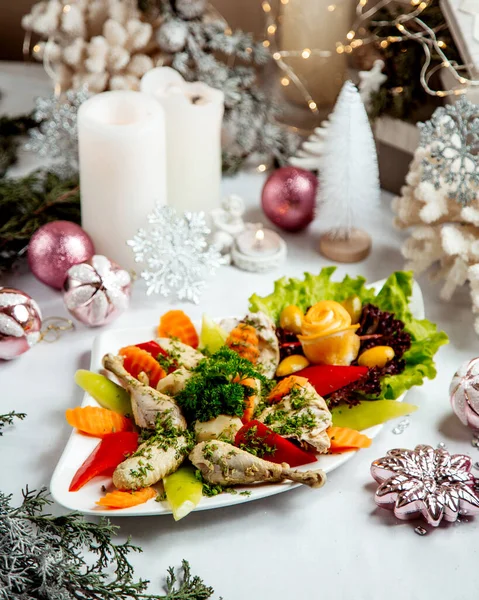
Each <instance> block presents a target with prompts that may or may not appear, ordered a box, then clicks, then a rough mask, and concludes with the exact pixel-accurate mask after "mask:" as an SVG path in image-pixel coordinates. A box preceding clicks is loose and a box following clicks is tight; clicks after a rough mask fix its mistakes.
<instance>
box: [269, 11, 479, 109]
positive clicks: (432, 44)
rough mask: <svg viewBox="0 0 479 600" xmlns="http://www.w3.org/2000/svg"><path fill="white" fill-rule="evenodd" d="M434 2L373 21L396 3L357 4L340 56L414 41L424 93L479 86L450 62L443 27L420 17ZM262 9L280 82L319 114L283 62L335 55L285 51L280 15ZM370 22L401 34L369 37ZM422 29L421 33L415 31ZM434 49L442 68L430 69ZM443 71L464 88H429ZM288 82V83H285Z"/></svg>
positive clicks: (461, 67)
mask: <svg viewBox="0 0 479 600" xmlns="http://www.w3.org/2000/svg"><path fill="white" fill-rule="evenodd" d="M432 1H433V0H409V3H410V6H411V8H412V10H411V11H410V12H409V13H406V14H401V15H399V16H397V17H396V18H394V19H391V20H381V21H376V20H374V18H373V17H374V15H376V14H377V12H378V11H379V10H380V9H382V8H385V7H387V6H389V5H391V3H392V2H393V0H379V1H378V2H376V3H375V4H374V6H372V7H370V8H366V7H367V4H368V2H370V0H359V1H358V3H357V5H356V19H355V22H354V24H353V26H352V27H351V29H350V31H348V32H347V33H346V36H345V37H346V39H345V40H338V41H337V42H336V44H335V49H336V53H337V54H343V53H346V54H351V53H352V52H353V51H354V49H355V48H359V47H361V46H364V45H366V44H371V43H377V44H379V46H380V47H381V48H383V49H385V48H387V47H388V46H389V45H390V44H397V43H401V42H403V41H405V40H414V41H417V42H418V43H420V44H421V45H422V48H423V51H424V55H425V61H424V64H423V66H422V68H421V73H420V82H421V85H422V87H423V88H424V90H425V91H426V92H427V93H428V94H429V95H431V96H438V97H439V98H444V97H446V96H452V95H456V96H458V95H460V94H464V93H466V91H467V87H469V86H471V87H477V86H479V80H475V79H471V78H468V77H464V76H463V75H462V74H461V71H464V70H466V69H467V65H459V64H457V63H456V62H455V61H450V60H449V59H448V58H447V56H446V54H445V53H444V49H446V48H447V44H446V43H445V42H444V41H443V40H438V39H437V36H436V33H437V32H438V30H439V29H440V28H437V29H432V28H431V27H429V26H428V25H427V24H426V23H424V21H423V20H422V19H421V18H420V16H421V14H422V13H423V12H424V10H426V8H428V7H429V6H430V5H431V3H432ZM280 2H281V4H283V5H285V4H288V2H289V0H280ZM262 8H263V11H264V13H265V16H266V35H265V40H264V41H263V46H265V47H266V48H270V49H271V52H272V56H273V59H274V60H275V62H276V64H277V65H278V67H279V68H280V69H281V71H282V72H283V74H282V76H281V78H280V82H281V85H283V86H286V85H289V84H290V83H293V84H294V85H295V86H296V88H297V89H298V90H299V92H300V93H301V94H302V96H303V98H304V100H305V103H306V104H307V106H308V107H309V109H310V110H311V112H312V113H314V114H318V112H319V111H318V105H317V103H316V102H315V100H314V98H313V97H312V96H311V94H310V92H309V90H308V88H307V86H306V85H305V83H304V82H303V80H302V79H301V77H300V76H299V75H298V74H297V73H296V72H295V71H294V69H293V68H292V67H291V66H290V65H288V64H287V62H286V61H285V60H284V59H288V58H302V59H303V60H308V59H310V58H311V57H320V58H329V57H330V56H331V55H332V52H331V51H330V50H322V49H319V48H303V49H297V50H282V49H281V48H280V47H279V44H278V42H277V39H276V34H277V30H278V22H279V15H276V17H275V11H273V9H272V7H271V4H270V3H269V2H268V1H266V0H264V1H263V2H262ZM336 8H337V6H336V4H329V5H328V6H327V10H328V11H329V12H334V11H335V10H336ZM367 23H371V24H372V25H373V26H374V27H375V28H383V27H388V28H389V27H391V26H392V27H395V28H396V29H397V31H398V35H388V36H380V35H378V34H377V33H372V34H370V35H368V36H366V34H367V29H366V27H365V25H366V24H367ZM412 27H414V28H415V29H419V31H416V30H413V29H412ZM432 50H434V51H435V52H436V53H437V54H438V55H439V58H440V60H441V63H440V64H439V65H436V66H434V67H431V62H432ZM440 69H447V70H448V71H449V72H450V73H451V74H452V76H453V77H454V79H455V81H457V82H458V83H459V84H461V85H463V86H466V87H465V88H450V89H447V90H434V89H432V88H431V87H430V85H429V81H430V79H431V77H432V76H433V75H434V73H436V72H437V71H439V70H440ZM286 82H287V83H286ZM399 90H400V88H399V87H398V88H394V90H393V93H396V94H399V93H402V92H403V89H402V88H401V90H400V91H399Z"/></svg>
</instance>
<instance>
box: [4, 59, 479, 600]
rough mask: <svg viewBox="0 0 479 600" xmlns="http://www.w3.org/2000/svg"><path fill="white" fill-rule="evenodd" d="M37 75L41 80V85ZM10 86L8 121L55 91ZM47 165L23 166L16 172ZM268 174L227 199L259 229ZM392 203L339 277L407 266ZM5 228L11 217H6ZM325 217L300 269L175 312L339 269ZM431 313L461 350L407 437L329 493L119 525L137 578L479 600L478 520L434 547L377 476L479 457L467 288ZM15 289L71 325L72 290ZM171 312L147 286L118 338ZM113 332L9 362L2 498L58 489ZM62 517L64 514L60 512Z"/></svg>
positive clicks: (299, 256) (196, 311) (240, 590)
mask: <svg viewBox="0 0 479 600" xmlns="http://www.w3.org/2000/svg"><path fill="white" fill-rule="evenodd" d="M30 77H31V79H30ZM0 89H4V90H7V91H8V93H7V94H6V95H5V97H4V99H3V104H2V102H0V113H3V112H5V111H6V110H8V111H10V112H15V110H16V109H18V110H25V109H27V108H28V105H29V103H31V99H32V97H33V96H34V95H36V94H44V93H45V92H44V89H45V83H44V79H42V77H39V76H38V71H37V70H35V69H34V70H32V71H31V75H28V73H27V71H26V70H25V68H24V67H18V66H15V67H11V66H10V65H3V66H2V65H1V64H0ZM34 164H35V160H34V159H32V157H26V158H24V159H23V160H22V161H21V163H20V165H19V167H17V168H16V169H15V170H12V174H15V173H17V174H19V173H23V172H25V171H26V170H28V169H29V168H31V167H32V166H33V165H34ZM262 181H263V177H262V176H260V175H256V174H241V175H239V176H238V177H236V178H231V179H226V180H225V181H224V184H223V187H224V193H225V194H227V193H233V192H234V193H237V194H240V195H242V196H243V197H244V198H245V200H246V202H247V205H248V219H250V220H254V221H256V220H259V219H261V218H264V217H262V216H261V212H260V209H259V197H260V190H261V185H262ZM390 200H391V196H390V195H388V194H386V193H384V194H383V196H382V205H381V208H380V210H379V211H378V215H377V218H376V219H375V221H374V222H373V221H372V222H371V223H370V227H369V229H370V232H371V233H372V235H373V239H374V248H373V252H372V254H371V255H370V256H369V258H367V259H366V260H365V261H364V262H362V263H359V264H356V265H351V266H339V267H338V276H343V275H344V274H346V273H349V274H351V275H357V274H362V275H364V276H366V277H367V279H368V280H370V281H374V280H377V279H381V278H383V277H386V276H387V275H388V274H389V273H390V272H391V271H393V270H395V269H400V268H401V267H402V266H403V259H402V257H401V254H400V251H399V248H400V244H401V241H402V239H403V234H401V233H399V232H397V231H395V230H394V229H393V227H392V214H391V211H390V206H389V205H390ZM0 220H1V216H0ZM320 226H321V216H320V214H319V216H318V219H317V221H316V223H314V224H313V226H312V227H311V228H310V229H309V230H308V231H306V232H303V233H300V234H297V235H284V237H285V239H286V241H287V243H288V259H287V262H286V263H285V264H284V266H283V267H281V268H280V269H278V270H277V271H274V272H270V273H267V274H263V275H256V274H250V273H246V272H243V271H240V270H238V269H236V268H233V267H223V268H222V269H221V270H220V271H219V273H218V274H217V275H216V276H215V277H214V278H212V279H211V281H210V285H209V288H208V290H207V291H206V292H205V294H204V296H203V298H202V301H201V303H200V305H198V306H194V305H191V304H183V303H174V306H176V307H178V308H182V309H184V310H186V311H187V312H188V314H189V315H190V316H191V317H192V318H193V319H198V318H200V317H201V314H202V313H203V312H207V313H208V314H209V315H212V316H220V315H224V314H241V313H243V312H244V311H245V310H246V308H247V300H248V297H249V296H250V294H252V293H253V292H257V293H259V294H267V293H269V292H270V291H271V289H272V286H273V281H274V280H275V279H277V278H278V277H280V276H282V275H288V276H300V275H301V273H302V272H303V271H307V270H308V271H311V272H313V273H314V272H317V271H318V270H319V269H321V267H323V266H325V265H327V264H328V263H327V261H326V260H325V259H324V258H322V257H321V256H320V255H319V254H318V253H317V252H316V246H317V238H318V232H319V231H320ZM420 282H421V285H422V286H423V291H424V297H425V303H426V313H427V316H428V317H429V318H430V319H432V320H433V321H436V322H437V323H438V324H439V326H440V327H441V328H443V329H444V330H445V331H446V332H447V333H448V334H449V336H450V339H451V342H450V344H449V346H446V347H444V348H442V349H441V351H440V352H439V354H438V356H437V366H438V371H439V372H438V376H437V378H436V379H435V380H434V381H427V383H426V384H425V385H424V386H422V387H420V388H416V389H414V390H412V391H411V392H410V393H409V395H408V398H407V400H408V401H409V402H411V403H414V404H417V405H418V406H419V407H420V410H418V411H417V412H416V413H414V415H413V416H412V418H411V421H412V422H411V425H410V427H409V428H408V429H407V430H406V431H405V432H404V433H403V434H402V435H399V436H398V435H394V434H393V433H392V429H393V426H394V424H395V423H394V422H390V423H388V424H386V426H385V427H384V429H383V431H382V432H381V433H380V435H379V436H378V437H377V438H376V439H375V440H374V443H373V445H372V447H371V448H369V449H367V450H361V451H360V452H359V453H358V455H357V456H355V457H354V458H353V460H351V461H350V462H349V463H347V464H346V465H345V466H343V467H341V468H340V469H339V470H337V471H335V472H333V473H332V474H331V475H330V477H329V481H328V483H327V485H326V486H325V487H324V488H322V489H321V490H318V491H315V490H310V489H307V488H301V489H295V490H293V491H290V492H287V493H285V494H281V495H278V496H274V497H270V498H267V499H264V500H260V501H257V502H251V503H247V504H243V505H239V506H236V507H231V508H223V509H220V510H216V511H205V512H200V513H192V514H191V515H189V516H188V517H187V518H186V519H184V520H183V521H181V522H179V523H175V522H174V521H173V519H172V518H171V517H170V516H165V517H145V518H136V519H133V518H125V519H119V518H116V519H115V518H113V521H114V522H115V523H116V524H118V525H120V526H121V537H122V538H123V537H125V536H128V535H131V536H132V538H133V542H134V543H136V544H138V545H140V546H142V548H143V550H144V552H143V554H141V555H138V556H133V557H132V560H133V562H134V564H135V565H136V572H137V575H138V576H141V577H143V578H148V579H150V580H152V586H151V592H155V593H159V592H160V590H161V583H162V580H163V576H164V573H165V571H166V568H167V567H168V566H169V565H179V564H180V562H181V560H182V559H183V558H186V559H187V560H189V561H190V563H191V565H192V569H193V571H194V572H195V573H198V574H200V575H201V577H203V578H204V579H205V581H206V582H207V583H208V584H209V585H212V586H213V587H214V588H215V590H216V594H215V598H218V597H219V596H220V595H221V596H223V598H224V600H246V599H251V600H278V599H279V598H280V599H283V598H284V599H293V598H298V599H301V600H313V599H314V600H315V599H319V598H328V599H329V598H331V599H342V598H345V599H346V598H354V599H355V600H380V599H383V598H384V599H390V600H404V599H405V598H406V599H408V600H415V599H418V600H429V599H431V600H438V599H443V598H444V599H446V598H447V599H448V600H461V599H468V600H469V599H471V598H473V597H476V596H477V593H478V589H479V587H478V585H479V569H478V567H477V565H478V558H479V553H478V540H479V536H478V533H479V529H478V523H479V521H478V520H477V519H476V522H474V521H473V520H471V521H470V522H467V523H461V524H455V525H450V526H444V527H440V528H439V529H438V530H435V531H433V532H431V533H429V534H428V535H426V536H425V537H420V536H418V535H417V534H416V533H414V527H415V526H416V525H418V524H420V522H416V523H414V524H412V523H408V522H401V521H398V520H397V519H395V518H394V516H393V515H392V514H391V513H389V512H388V511H385V510H382V509H378V508H376V507H375V504H374V499H373V495H374V490H375V487H376V485H375V483H374V482H373V480H372V478H371V476H370V474H369V466H370V464H371V461H372V460H374V459H375V458H378V457H380V456H383V455H384V454H385V453H386V451H387V450H389V449H390V448H394V447H398V446H402V447H409V448H411V447H414V446H415V445H416V444H419V443H428V444H432V445H436V444H437V443H439V442H445V443H446V444H447V447H448V449H449V450H450V451H452V452H465V453H469V454H471V455H472V457H473V459H474V460H479V450H476V449H474V448H472V446H471V443H470V440H471V434H470V432H469V431H468V430H467V429H466V428H464V427H463V426H462V425H461V424H460V423H459V421H458V420H457V419H456V418H455V417H454V415H453V414H452V412H451V409H450V405H449V399H448V386H449V382H450V379H451V377H452V375H453V373H454V371H455V369H456V368H457V367H458V366H459V365H460V364H461V363H462V362H463V361H464V360H466V359H468V358H470V357H472V356H475V355H477V351H478V350H479V342H478V339H477V336H476V335H475V334H474V332H473V319H472V315H471V311H470V304H469V298H468V294H467V290H461V291H460V292H459V293H457V294H456V296H455V297H454V299H453V302H452V303H450V304H444V303H442V302H440V301H439V300H438V288H437V286H434V285H432V284H431V283H429V282H428V281H427V280H426V279H425V278H422V279H421V280H420ZM3 285H11V286H14V287H17V288H19V289H22V290H24V291H25V292H27V293H29V294H31V295H32V296H33V297H34V298H35V299H36V300H37V302H38V303H39V304H40V306H41V309H42V311H43V314H44V316H52V315H55V316H66V315H67V313H66V311H65V309H64V307H63V303H62V297H61V293H60V292H57V291H55V290H52V289H50V288H48V287H46V286H44V285H43V284H41V283H40V282H39V281H37V280H36V279H35V278H34V277H33V276H32V275H31V274H30V273H28V272H24V273H17V274H10V275H8V276H7V277H5V279H4V281H3ZM171 306H172V304H170V303H168V302H166V301H165V300H163V299H159V298H151V297H150V298H147V297H146V295H145V293H144V287H143V285H142V284H141V283H137V284H136V285H135V287H134V292H133V297H132V302H131V307H130V309H129V310H128V311H127V312H126V313H125V314H124V315H122V316H121V317H120V318H119V319H118V320H117V321H116V322H115V323H113V324H111V325H110V326H108V327H107V328H104V329H103V330H106V329H113V328H126V327H135V326H143V325H151V324H155V323H156V322H157V321H158V318H159V316H160V315H161V314H162V313H163V312H164V311H166V310H167V309H168V308H170V307H171ZM100 331H101V330H98V329H97V330H94V329H88V328H86V327H84V326H82V325H81V324H78V325H77V329H76V331H75V332H74V333H70V334H65V335H64V336H63V337H62V338H61V339H60V340H59V341H57V342H55V343H53V344H47V343H41V344H39V345H38V346H36V347H35V348H33V349H32V350H31V351H29V352H28V353H27V354H25V355H24V356H22V357H20V358H19V359H17V360H14V361H11V362H8V363H3V364H0V391H1V394H0V413H2V412H7V411H9V410H12V409H15V410H18V411H24V412H26V413H28V417H27V419H26V420H25V421H23V422H19V423H17V424H16V425H15V427H14V428H8V429H7V430H6V431H5V435H4V437H2V438H1V440H0V447H1V454H0V477H1V489H2V491H4V492H7V493H13V495H14V498H15V500H17V501H19V500H20V497H21V496H20V490H21V488H22V487H24V486H25V485H26V484H28V485H29V486H30V488H39V487H41V486H48V484H49V482H50V478H51V475H52V473H53V470H54V468H55V465H56V463H57V461H58V459H59V457H60V455H61V453H62V451H63V447H64V445H65V443H66V441H67V438H68V436H69V433H70V428H69V426H68V425H67V423H66V422H65V419H64V411H65V409H66V408H68V407H72V406H76V405H78V404H79V403H80V402H81V398H82V393H81V391H80V389H79V388H77V387H76V386H75V385H74V383H73V374H74V372H75V370H76V369H78V368H88V366H89V360H90V349H91V345H92V342H93V339H94V337H95V335H97V334H98V333H99V332H100ZM53 511H54V512H56V513H57V512H58V513H60V512H61V511H62V509H61V507H58V506H54V507H53Z"/></svg>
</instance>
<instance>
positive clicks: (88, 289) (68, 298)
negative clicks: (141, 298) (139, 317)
mask: <svg viewBox="0 0 479 600" xmlns="http://www.w3.org/2000/svg"><path fill="white" fill-rule="evenodd" d="M63 288H64V290H65V294H64V296H63V300H64V302H65V306H66V307H67V309H68V310H69V311H70V313H71V314H72V315H73V316H74V317H75V318H76V319H78V320H79V321H81V322H82V323H85V325H88V326H89V327H98V326H100V325H105V324H106V323H109V322H110V321H113V320H114V319H116V318H117V317H118V316H120V314H121V313H122V312H124V311H125V310H126V309H127V308H128V305H129V303H130V293H131V277H130V274H129V273H128V271H125V270H124V269H122V268H121V267H119V266H118V265H117V264H116V263H114V262H113V261H111V260H109V259H108V258H107V257H106V256H102V255H101V254H95V255H94V256H92V258H91V259H90V260H89V261H87V262H84V263H82V264H81V265H74V266H73V267H70V269H68V273H67V278H66V280H65V284H64V286H63Z"/></svg>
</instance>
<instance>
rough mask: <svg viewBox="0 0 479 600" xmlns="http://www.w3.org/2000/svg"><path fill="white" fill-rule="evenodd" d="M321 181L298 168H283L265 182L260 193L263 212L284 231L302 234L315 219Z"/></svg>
mask: <svg viewBox="0 0 479 600" xmlns="http://www.w3.org/2000/svg"><path fill="white" fill-rule="evenodd" d="M317 190H318V178H317V177H316V175H314V174H313V173H311V172H310V171H306V170H305V169H299V168H298V167H281V168H280V169H277V170H276V171H274V172H273V173H271V175H270V176H269V177H268V179H267V180H266V183H265V184H264V187H263V191H262V193H261V204H262V206H263V210H264V212H265V214H266V216H267V217H268V219H270V220H271V221H272V222H273V223H274V224H275V225H277V226H278V227H281V229H284V230H285V231H301V230H302V229H304V228H305V227H307V226H308V225H309V224H310V223H311V221H312V220H313V219H314V209H315V206H316V192H317Z"/></svg>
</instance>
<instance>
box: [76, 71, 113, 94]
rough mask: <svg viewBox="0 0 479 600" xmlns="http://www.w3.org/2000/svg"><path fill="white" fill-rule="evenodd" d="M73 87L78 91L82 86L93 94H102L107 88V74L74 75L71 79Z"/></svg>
mask: <svg viewBox="0 0 479 600" xmlns="http://www.w3.org/2000/svg"><path fill="white" fill-rule="evenodd" d="M72 82H73V87H74V89H76V90H78V89H80V88H82V87H84V86H86V87H87V88H88V91H90V92H92V93H93V94H98V93H100V92H104V91H105V90H106V89H107V86H108V73H86V72H80V73H75V74H74V75H73V77H72Z"/></svg>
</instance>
